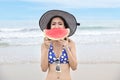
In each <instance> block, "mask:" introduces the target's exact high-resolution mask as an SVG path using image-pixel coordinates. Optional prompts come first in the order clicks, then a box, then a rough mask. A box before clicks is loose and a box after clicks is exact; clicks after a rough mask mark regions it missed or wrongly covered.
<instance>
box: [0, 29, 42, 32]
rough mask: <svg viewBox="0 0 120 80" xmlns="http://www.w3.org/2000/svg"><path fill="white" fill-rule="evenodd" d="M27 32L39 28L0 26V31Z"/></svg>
mask: <svg viewBox="0 0 120 80" xmlns="http://www.w3.org/2000/svg"><path fill="white" fill-rule="evenodd" d="M26 31H27V32H28V31H40V29H39V28H0V32H26Z"/></svg>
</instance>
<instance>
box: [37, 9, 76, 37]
mask: <svg viewBox="0 0 120 80" xmlns="http://www.w3.org/2000/svg"><path fill="white" fill-rule="evenodd" d="M54 16H61V17H63V18H64V19H65V21H66V22H67V24H68V26H69V28H70V34H69V36H71V35H73V34H74V32H75V31H76V28H77V21H76V19H75V17H74V16H73V15H72V14H70V13H68V12H65V11H61V10H50V11H47V12H46V13H44V14H43V15H42V17H41V18H40V20H39V26H40V28H41V30H42V31H43V30H44V29H46V27H47V24H48V22H49V21H50V19H51V18H52V17H54Z"/></svg>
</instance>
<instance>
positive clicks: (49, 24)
mask: <svg viewBox="0 0 120 80" xmlns="http://www.w3.org/2000/svg"><path fill="white" fill-rule="evenodd" d="M56 17H59V18H60V19H62V21H63V23H64V25H65V28H69V26H68V24H67V22H66V21H65V19H64V18H63V17H61V16H53V17H52V18H51V19H50V21H49V22H48V24H47V29H51V22H52V20H53V18H56Z"/></svg>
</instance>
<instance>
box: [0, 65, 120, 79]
mask: <svg viewBox="0 0 120 80" xmlns="http://www.w3.org/2000/svg"><path fill="white" fill-rule="evenodd" d="M119 75H120V64H79V65H78V69H77V70H76V71H72V70H71V76H72V80H120V76H119ZM45 76H46V73H45V72H42V71H41V69H40V65H39V63H32V64H6V65H0V80H44V79H45Z"/></svg>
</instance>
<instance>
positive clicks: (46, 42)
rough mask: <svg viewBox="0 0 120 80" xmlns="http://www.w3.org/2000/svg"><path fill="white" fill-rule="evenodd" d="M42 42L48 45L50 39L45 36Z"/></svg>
mask: <svg viewBox="0 0 120 80" xmlns="http://www.w3.org/2000/svg"><path fill="white" fill-rule="evenodd" d="M44 43H45V45H46V46H49V45H50V43H51V40H50V39H48V38H47V37H45V38H44Z"/></svg>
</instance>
